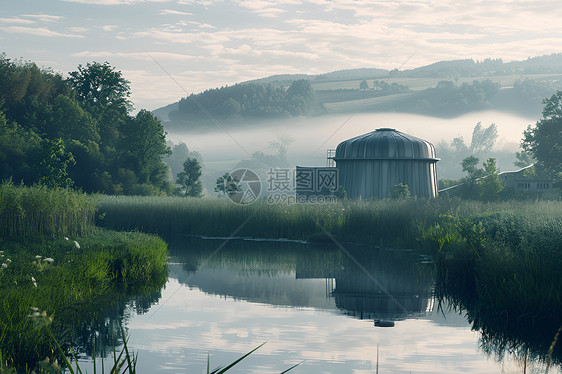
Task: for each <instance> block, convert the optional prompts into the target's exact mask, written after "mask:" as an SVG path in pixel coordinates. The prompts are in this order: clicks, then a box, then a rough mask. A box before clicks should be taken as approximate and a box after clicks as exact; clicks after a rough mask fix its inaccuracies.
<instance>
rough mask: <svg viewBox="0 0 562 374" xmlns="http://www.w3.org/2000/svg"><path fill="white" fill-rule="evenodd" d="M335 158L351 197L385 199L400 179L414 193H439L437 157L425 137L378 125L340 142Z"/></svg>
mask: <svg viewBox="0 0 562 374" xmlns="http://www.w3.org/2000/svg"><path fill="white" fill-rule="evenodd" d="M335 160H336V167H337V168H338V170H339V183H340V185H341V186H343V188H344V189H345V190H346V191H347V196H348V197H349V198H353V199H359V198H361V199H369V198H378V199H384V198H387V197H389V196H390V191H391V190H392V187H393V186H395V185H397V184H399V183H402V184H406V185H408V187H409V189H410V193H411V194H412V196H417V197H436V196H437V172H436V168H435V163H436V162H437V161H438V159H437V158H435V148H434V147H433V145H432V144H431V143H429V142H427V141H425V140H423V139H419V138H416V137H413V136H410V135H407V134H403V133H401V132H399V131H396V130H393V129H379V130H377V131H373V132H371V133H368V134H365V135H361V136H358V137H356V138H353V139H349V140H346V141H344V142H342V143H340V145H338V148H337V150H336V157H335Z"/></svg>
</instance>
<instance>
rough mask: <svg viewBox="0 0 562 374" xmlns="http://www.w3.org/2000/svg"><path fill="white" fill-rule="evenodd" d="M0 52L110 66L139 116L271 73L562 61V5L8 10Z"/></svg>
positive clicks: (12, 1) (121, 3) (155, 2)
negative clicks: (555, 56)
mask: <svg viewBox="0 0 562 374" xmlns="http://www.w3.org/2000/svg"><path fill="white" fill-rule="evenodd" d="M0 2H1V4H2V5H1V6H0V45H1V48H0V53H1V52H5V53H6V57H8V58H10V59H13V60H15V59H19V58H22V59H23V60H30V61H33V62H35V63H37V64H38V65H39V66H40V67H45V68H51V69H52V70H54V71H55V72H59V73H61V74H63V75H65V76H66V75H67V74H68V72H71V71H75V70H77V67H78V65H80V64H82V65H85V64H87V63H88V62H92V61H97V62H105V61H107V62H109V63H110V64H111V65H112V66H113V67H115V68H116V70H119V71H121V72H122V73H123V76H124V77H125V78H126V79H128V80H129V81H130V82H131V89H132V95H131V100H132V101H133V103H134V105H135V108H136V110H140V109H148V110H153V109H156V108H158V107H161V106H164V105H167V104H170V103H173V102H175V101H178V100H179V99H180V98H182V97H185V96H187V95H188V94H191V93H197V92H201V91H203V90H205V89H207V88H214V87H220V86H225V85H232V84H234V83H237V82H241V81H245V80H250V79H256V78H262V77H266V76H269V75H273V74H292V73H306V74H320V73H327V72H330V71H335V70H342V69H351V68H366V67H368V68H371V67H373V68H385V69H394V68H401V69H411V68H415V67H419V66H423V65H427V64H430V63H433V62H437V61H442V60H453V59H464V58H473V59H474V60H483V59H484V58H502V59H503V60H504V62H507V61H511V60H522V59H526V58H527V57H533V56H538V55H544V54H550V53H559V52H562V22H560V21H559V20H560V19H562V7H561V6H560V3H559V1H558V0H555V1H552V0H543V1H537V0H520V1H507V0H494V1H462V0H461V1H454V2H453V1H447V0H436V1H402V0H396V1H364V0H342V1H339V0H338V1H329V0H275V1H270V0H233V1H220V0H218V1H212V0H0Z"/></svg>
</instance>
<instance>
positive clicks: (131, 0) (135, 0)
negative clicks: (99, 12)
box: [61, 0, 169, 5]
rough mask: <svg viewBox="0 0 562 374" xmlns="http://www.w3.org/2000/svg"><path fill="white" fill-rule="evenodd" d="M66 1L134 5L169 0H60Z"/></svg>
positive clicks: (166, 0)
mask: <svg viewBox="0 0 562 374" xmlns="http://www.w3.org/2000/svg"><path fill="white" fill-rule="evenodd" d="M61 1H66V2H68V3H80V4H91V5H135V4H140V3H164V2H168V1H169V0H61Z"/></svg>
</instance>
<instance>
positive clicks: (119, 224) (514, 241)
mask: <svg viewBox="0 0 562 374" xmlns="http://www.w3.org/2000/svg"><path fill="white" fill-rule="evenodd" d="M99 212H100V215H99V216H100V217H103V218H102V219H100V220H99V221H98V224H99V225H102V226H105V227H109V228H113V229H117V230H133V229H138V230H141V231H146V232H150V233H157V234H162V235H170V234H172V235H173V234H192V235H207V236H230V235H233V236H248V237H261V238H271V239H277V238H287V239H297V240H311V241H314V240H325V241H329V238H327V237H326V235H325V232H324V230H325V231H327V232H329V233H330V234H331V235H333V236H334V237H335V238H337V239H339V240H342V241H352V242H362V243H370V244H382V245H392V246H409V247H423V246H425V247H427V248H430V247H435V245H436V243H434V242H433V241H432V240H429V241H428V242H427V243H426V242H424V240H420V239H421V238H422V237H423V233H424V232H426V231H428V230H430V229H431V228H432V227H435V226H436V225H440V224H442V223H443V222H442V221H443V216H450V217H456V218H459V219H463V220H468V221H469V222H471V223H473V224H481V225H482V227H483V229H484V231H485V236H486V237H487V238H488V240H491V241H494V242H497V243H498V244H499V245H501V247H511V248H516V247H517V248H520V249H528V247H529V246H532V247H534V248H561V246H562V203H561V202H517V201H513V202H500V203H480V202H474V201H462V200H460V199H433V200H425V199H417V200H399V201H396V200H383V201H367V202H360V201H355V202H353V201H343V202H340V203H337V204H324V205H320V204H295V205H290V206H287V205H280V204H277V205H275V204H267V203H266V202H264V201H260V202H257V203H255V204H252V205H246V206H240V205H236V204H233V203H232V202H230V201H229V200H227V199H192V198H181V197H125V196H104V197H102V198H101V199H100V203H99Z"/></svg>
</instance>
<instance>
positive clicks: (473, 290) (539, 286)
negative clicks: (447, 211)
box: [436, 253, 562, 366]
mask: <svg viewBox="0 0 562 374" xmlns="http://www.w3.org/2000/svg"><path fill="white" fill-rule="evenodd" d="M519 255H520V256H521V257H523V256H531V255H530V254H521V253H520V254H519ZM481 256H482V261H481V262H482V264H477V265H475V264H474V263H473V264H470V265H467V263H466V262H464V261H463V260H460V259H449V260H447V261H445V260H443V261H442V262H440V264H439V266H438V267H439V268H440V269H441V271H440V274H439V275H438V279H437V286H436V289H437V290H438V292H437V293H438V299H439V300H447V302H448V303H449V304H450V305H452V307H453V308H455V309H456V310H458V311H459V312H463V313H465V314H466V316H467V318H468V321H469V322H470V323H471V324H472V329H473V330H474V331H479V332H480V334H481V336H480V346H481V349H482V351H483V352H484V353H485V354H487V355H489V356H493V357H495V358H496V359H497V360H500V361H501V360H503V358H504V357H505V356H506V355H513V356H514V357H515V358H516V359H518V360H520V361H521V362H523V363H526V362H531V361H535V362H536V363H539V364H546V365H558V366H560V365H562V345H561V344H560V341H558V342H557V344H555V345H554V347H553V352H552V355H551V356H552V357H551V358H549V359H546V356H547V353H548V352H549V349H550V348H551V345H552V343H553V341H554V336H555V335H556V332H557V331H558V329H559V328H560V326H562V314H561V313H560V308H561V307H562V305H561V304H560V293H559V292H560V288H559V287H558V286H557V285H556V284H554V285H552V284H551V285H550V286H549V285H548V284H547V283H556V282H559V281H558V280H555V278H556V277H553V276H552V275H550V276H549V275H548V274H554V272H555V271H553V269H555V268H556V267H557V266H559V265H555V264H553V265H552V268H548V269H545V268H544V266H545V265H543V269H542V270H541V271H542V272H543V273H544V274H543V276H542V277H541V276H539V275H537V274H534V273H533V272H532V270H529V269H527V270H522V269H523V268H524V266H522V264H521V263H516V264H511V263H509V264H507V263H506V262H507V261H506V260H505V259H504V261H503V263H502V268H499V267H495V268H494V265H495V264H494V263H493V261H492V259H491V258H490V257H489V255H488V256H487V255H486V254H482V253H481ZM519 261H521V260H519ZM554 262H556V261H554ZM496 265H497V264H496ZM523 271H524V272H523ZM518 278H523V279H522V280H521V281H518ZM491 284H492V285H493V286H490V285H491ZM523 285H526V286H523Z"/></svg>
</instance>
